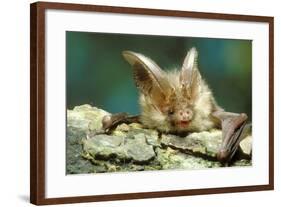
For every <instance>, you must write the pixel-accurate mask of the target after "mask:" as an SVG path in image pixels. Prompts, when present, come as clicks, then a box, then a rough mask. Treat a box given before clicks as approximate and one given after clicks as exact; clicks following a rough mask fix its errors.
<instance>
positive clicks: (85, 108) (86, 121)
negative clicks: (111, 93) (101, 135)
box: [67, 104, 109, 131]
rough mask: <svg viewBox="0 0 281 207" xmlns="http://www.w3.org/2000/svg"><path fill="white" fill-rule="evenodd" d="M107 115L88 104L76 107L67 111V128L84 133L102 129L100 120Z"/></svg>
mask: <svg viewBox="0 0 281 207" xmlns="http://www.w3.org/2000/svg"><path fill="white" fill-rule="evenodd" d="M108 114H109V113H108V112H106V111H104V110H102V109H99V108H96V107H92V106H90V105H88V104H85V105H81V106H76V107H74V109H73V110H67V127H75V128H78V129H80V130H84V131H86V130H89V129H90V130H93V131H94V130H98V129H101V127H102V122H101V121H102V118H103V117H104V116H105V115H108Z"/></svg>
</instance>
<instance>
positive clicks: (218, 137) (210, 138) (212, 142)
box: [161, 130, 222, 158]
mask: <svg viewBox="0 0 281 207" xmlns="http://www.w3.org/2000/svg"><path fill="white" fill-rule="evenodd" d="M221 142H222V134H221V131H220V130H212V131H209V132H208V131H204V132H195V133H191V134H189V135H187V136H186V137H179V136H176V135H172V134H163V135H162V139H161V143H162V144H163V145H164V146H169V147H172V148H176V149H179V150H181V151H184V152H187V153H194V154H199V155H206V156H210V157H214V158H215V157H216V154H217V152H218V149H219V146H220V144H221Z"/></svg>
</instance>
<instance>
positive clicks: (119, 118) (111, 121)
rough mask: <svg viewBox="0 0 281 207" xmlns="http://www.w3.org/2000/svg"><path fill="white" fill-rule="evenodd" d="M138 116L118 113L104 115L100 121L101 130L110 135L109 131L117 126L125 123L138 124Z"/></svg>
mask: <svg viewBox="0 0 281 207" xmlns="http://www.w3.org/2000/svg"><path fill="white" fill-rule="evenodd" d="M139 122H140V121H139V116H138V115H137V116H130V115H128V114H127V113H118V114H112V115H106V116H104V117H103V120H102V128H103V130H104V132H106V133H110V132H111V130H113V129H114V128H116V127H117V126H118V125H119V124H122V123H126V124H130V123H139Z"/></svg>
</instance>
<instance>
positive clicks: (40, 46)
mask: <svg viewBox="0 0 281 207" xmlns="http://www.w3.org/2000/svg"><path fill="white" fill-rule="evenodd" d="M47 9H59V10H75V11H95V12H108V13H123V14H140V15H144V14H145V15H154V16H176V17H189V18H201V19H220V20H235V21H250V22H265V23H268V24H269V48H268V49H269V167H268V170H269V183H268V184H267V185H253V186H238V187H225V188H209V189H196V190H176V191H161V192H144V193H143V192H142V193H137V192H136V193H128V194H107V195H95V196H79V197H63V198H46V197H45V11H46V10H47ZM273 26H274V18H273V17H265V16H248V15H236V14H218V13H202V12H187V11H173V10H158V9H142V8H128V7H111V6H96V5H82V4H66V3H50V2H36V3H33V4H31V5H30V95H31V96H30V201H31V203H33V204H37V205H45V204H60V203H78V202H93V201H108V200H123V199H140V198H154V197H171V196H186V195H198V194H217V193H230V192H245V191H260V190H273V189H274V156H273V155H274V139H273V130H274V129H273V125H274V123H273V120H274V111H273V110H274V109H273V94H274V91H273V90H274V89H273V85H274V83H273V62H274V60H273V51H274V48H273V35H274V30H273V29H274V27H273Z"/></svg>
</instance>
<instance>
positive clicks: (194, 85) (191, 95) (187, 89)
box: [180, 47, 201, 99]
mask: <svg viewBox="0 0 281 207" xmlns="http://www.w3.org/2000/svg"><path fill="white" fill-rule="evenodd" d="M197 59H198V52H197V50H196V48H195V47H193V48H191V49H190V50H189V51H188V53H187V55H186V57H185V59H184V61H183V65H182V69H181V73H180V83H181V87H182V91H183V93H184V95H185V96H186V97H187V98H188V99H195V98H196V96H197V95H198V94H199V91H200V82H201V75H200V72H199V70H198V65H197Z"/></svg>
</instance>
